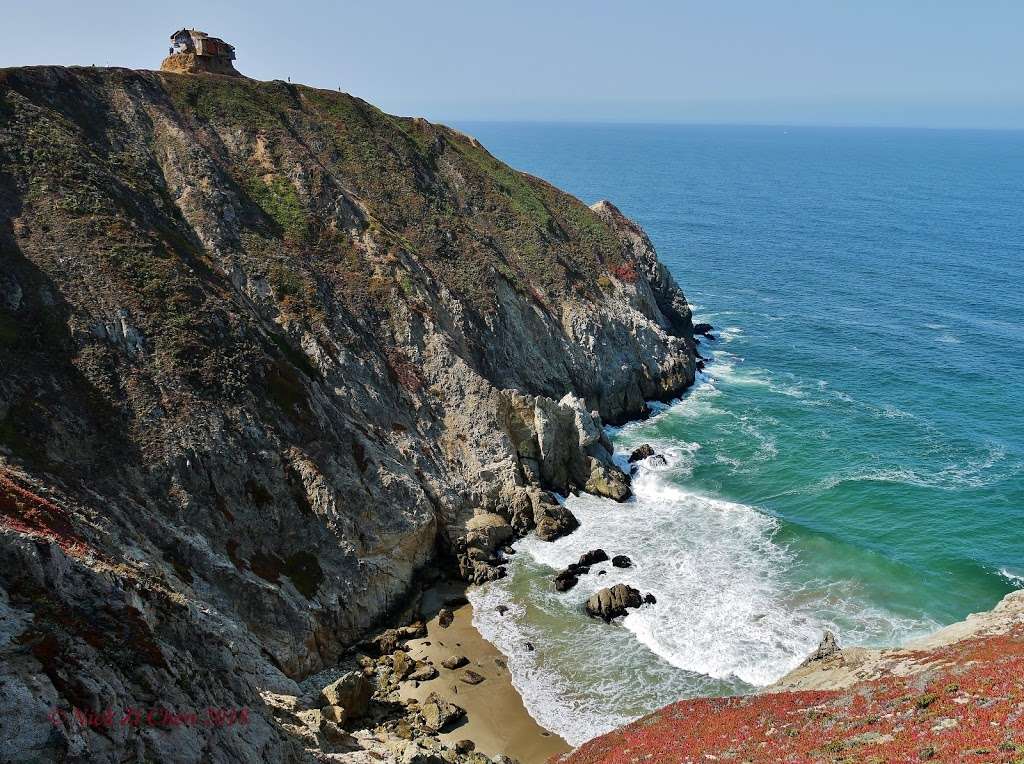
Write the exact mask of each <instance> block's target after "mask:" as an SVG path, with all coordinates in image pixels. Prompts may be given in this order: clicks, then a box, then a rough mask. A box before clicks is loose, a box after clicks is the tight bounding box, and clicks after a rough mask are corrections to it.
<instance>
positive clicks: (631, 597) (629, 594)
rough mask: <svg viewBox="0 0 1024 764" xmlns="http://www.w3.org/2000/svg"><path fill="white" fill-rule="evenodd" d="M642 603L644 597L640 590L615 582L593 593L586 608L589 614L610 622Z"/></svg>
mask: <svg viewBox="0 0 1024 764" xmlns="http://www.w3.org/2000/svg"><path fill="white" fill-rule="evenodd" d="M642 604H643V597H642V596H641V595H640V592H639V591H638V590H636V589H634V588H633V587H632V586H627V585H626V584H615V586H612V587H608V588H604V589H601V590H600V591H598V592H596V593H595V594H593V595H591V597H590V599H588V600H587V603H586V605H585V608H586V611H587V615H589V616H591V617H593V618H601V619H602V620H604V622H605V623H609V622H611V620H612V619H613V618H618V617H619V616H622V615H625V614H626V611H627V610H628V609H629V608H638V607H640V606H641V605H642Z"/></svg>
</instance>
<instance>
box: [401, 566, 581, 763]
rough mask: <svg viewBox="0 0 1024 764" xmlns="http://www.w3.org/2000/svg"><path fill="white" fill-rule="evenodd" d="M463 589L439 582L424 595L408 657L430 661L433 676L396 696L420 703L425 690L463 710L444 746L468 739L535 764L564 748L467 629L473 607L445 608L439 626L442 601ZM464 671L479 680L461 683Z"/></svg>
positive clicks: (493, 654) (497, 659)
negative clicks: (458, 659)
mask: <svg viewBox="0 0 1024 764" xmlns="http://www.w3.org/2000/svg"><path fill="white" fill-rule="evenodd" d="M463 593H464V589H463V588H461V587H460V586H459V585H458V584H443V585H440V586H438V587H436V588H434V589H432V590H430V591H428V592H426V593H425V594H424V599H423V605H422V612H423V614H424V616H425V617H428V620H427V636H426V637H424V638H422V639H414V640H410V641H409V643H408V647H409V654H410V655H411V656H412V657H413V658H415V659H416V660H422V661H430V662H431V663H432V664H433V665H434V666H435V667H436V668H437V670H438V672H439V673H438V676H437V677H436V678H435V679H431V680H429V681H426V682H403V683H402V697H403V698H417V699H420V700H422V699H423V698H426V697H427V695H429V694H430V693H431V692H436V693H437V694H438V695H440V696H442V697H444V698H445V699H447V700H449V701H451V702H452V703H455V704H457V705H459V706H462V707H463V708H464V709H466V716H467V718H466V719H465V721H463V722H462V723H461V724H459V725H458V726H456V727H455V728H454V729H452V730H449V731H448V732H445V733H443V734H442V735H441V739H442V740H443V741H445V742H446V743H450V744H454V743H456V742H457V741H459V740H464V739H469V740H472V741H473V742H474V743H475V744H476V750H478V751H480V752H482V753H484V754H487V755H488V756H495V755H497V754H505V755H506V756H511V757H512V758H514V759H518V760H519V761H520V762H521V763H522V764H541V763H542V762H545V761H547V759H548V758H549V757H550V756H552V755H555V754H559V753H564V752H566V751H568V750H570V746H569V745H568V744H567V743H566V742H565V741H564V740H563V739H562V738H560V737H558V736H557V735H554V734H552V733H550V732H548V731H547V730H545V729H544V728H543V727H541V726H540V725H539V724H537V722H536V721H534V720H533V717H531V716H530V715H529V713H527V711H526V708H525V707H524V706H523V701H522V698H521V697H520V696H519V693H518V692H517V691H516V689H515V687H513V686H512V677H511V675H510V674H509V671H508V668H507V667H506V665H505V661H504V657H503V656H502V654H501V653H500V652H499V651H498V649H497V648H496V647H495V646H494V645H492V644H491V643H490V642H488V641H487V640H485V639H484V638H483V637H481V636H480V633H479V632H478V631H477V630H476V629H475V628H474V627H473V623H472V619H473V606H472V605H470V604H468V603H467V604H462V605H455V606H452V607H449V609H450V610H451V611H452V612H453V613H454V616H455V617H454V620H453V621H452V623H451V624H450V625H449V626H448V627H447V628H443V627H442V626H441V625H440V624H439V623H438V616H437V614H438V611H439V610H440V608H441V607H443V606H444V603H445V601H451V600H454V599H458V598H460V597H461V596H462V595H463ZM456 655H462V656H465V657H466V658H467V659H468V663H466V664H465V665H464V666H462V667H460V668H457V669H452V670H450V669H446V668H444V667H443V666H442V665H441V662H442V661H443V660H444V659H445V658H449V657H451V656H456ZM467 670H472V671H474V672H476V673H477V674H479V675H480V676H482V677H484V680H483V681H482V682H480V683H479V684H476V685H472V684H468V683H466V682H464V681H462V677H463V676H465V673H466V671H467Z"/></svg>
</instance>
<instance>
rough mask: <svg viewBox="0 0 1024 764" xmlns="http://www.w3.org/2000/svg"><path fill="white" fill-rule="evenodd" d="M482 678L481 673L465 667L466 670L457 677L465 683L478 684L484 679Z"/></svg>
mask: <svg viewBox="0 0 1024 764" xmlns="http://www.w3.org/2000/svg"><path fill="white" fill-rule="evenodd" d="M484 678H485V677H484V676H483V675H482V674H478V673H477V672H475V671H473V670H472V669H467V670H466V671H463V672H462V676H460V677H459V679H461V680H462V681H463V682H465V683H466V684H480V683H481V682H482V681H484Z"/></svg>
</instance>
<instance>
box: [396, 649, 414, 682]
mask: <svg viewBox="0 0 1024 764" xmlns="http://www.w3.org/2000/svg"><path fill="white" fill-rule="evenodd" d="M412 668H413V660H412V658H410V657H409V653H405V652H402V651H401V650H399V651H398V652H396V653H395V654H394V655H392V656H391V671H392V672H393V673H394V675H395V679H405V678H406V677H407V676H409V672H411V671H412Z"/></svg>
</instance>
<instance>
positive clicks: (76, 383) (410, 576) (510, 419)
mask: <svg viewBox="0 0 1024 764" xmlns="http://www.w3.org/2000/svg"><path fill="white" fill-rule="evenodd" d="M0 262H2V268H0V359H2V366H0V616H2V617H0V759H3V760H7V759H9V758H18V759H31V758H33V757H35V758H39V759H44V760H53V759H69V760H85V759H88V760H90V761H94V760H97V761H98V760H111V761H113V760H117V761H121V760H143V759H146V760H149V759H156V760H175V761H199V760H203V761H209V760H238V759H244V760H260V759H263V760H273V761H287V760H298V759H301V758H303V757H304V756H305V753H304V750H303V749H304V747H305V746H304V744H303V743H302V742H300V741H297V740H296V739H295V737H294V736H292V735H291V734H290V733H289V732H288V731H287V729H285V728H284V727H283V726H282V725H281V724H280V723H279V722H278V719H277V718H276V716H275V713H276V711H275V710H274V708H273V707H272V705H268V704H267V702H266V699H267V698H269V697H271V696H274V695H285V696H298V695H301V694H302V693H301V692H300V690H299V688H298V686H297V684H296V682H297V681H299V680H302V679H303V678H305V677H307V676H309V675H310V674H312V673H314V672H317V671H319V670H320V669H322V668H324V667H328V666H331V665H332V664H333V663H334V662H336V661H337V659H338V656H339V655H341V654H342V652H343V651H344V650H345V649H346V648H347V647H348V646H350V645H352V644H354V643H355V642H357V641H359V640H360V639H363V638H365V637H366V636H367V634H368V633H369V630H370V629H372V628H374V627H375V626H376V625H378V624H380V623H382V622H383V620H384V619H386V618H388V617H390V616H392V615H394V614H396V613H398V612H399V611H401V610H402V609H403V608H404V607H405V606H406V605H407V604H408V603H409V601H410V598H411V597H413V596H414V595H415V590H416V587H415V585H414V584H415V582H416V581H417V580H418V579H420V578H422V576H421V572H423V571H427V572H429V571H431V570H433V569H436V568H437V567H438V566H452V567H455V568H456V569H457V570H458V571H459V572H460V573H461V574H462V575H463V576H465V577H466V578H468V579H471V580H477V581H479V580H485V579H487V578H492V577H495V576H500V575H502V574H503V569H502V567H501V561H502V558H501V552H500V546H501V544H503V543H506V542H507V539H508V538H510V537H511V536H512V535H521V534H523V533H527V532H530V531H531V530H532V529H533V528H534V527H537V529H538V532H539V533H541V534H542V535H543V536H545V537H555V536H557V535H558V534H560V533H564V532H567V531H569V530H571V528H572V526H573V522H574V520H573V518H572V517H571V515H569V514H568V512H567V511H566V510H564V508H562V507H560V506H559V505H558V503H557V502H555V501H554V500H553V498H552V497H551V495H550V494H549V493H548V491H551V490H554V491H560V492H565V491H569V490H576V489H583V490H592V491H597V492H602V493H605V494H606V495H609V496H612V497H613V498H619V499H621V498H624V497H625V496H626V495H628V478H627V477H626V476H625V475H623V474H622V473H621V472H620V471H619V470H618V469H617V468H616V467H615V466H614V464H613V463H612V462H611V459H610V453H609V447H608V443H607V440H606V439H605V438H604V437H603V434H602V431H601V425H602V423H603V422H621V421H624V420H626V419H628V418H631V417H636V416H641V415H643V414H644V413H645V402H644V401H645V399H665V398H669V397H672V396H675V395H677V394H678V393H679V392H681V391H682V390H683V389H685V388H686V387H687V386H688V385H689V384H691V383H692V381H693V375H694V344H693V339H692V326H691V323H690V312H689V308H688V306H687V304H686V301H685V298H684V297H683V295H682V292H681V291H680V290H679V287H678V286H677V284H676V283H675V282H674V280H673V279H672V277H671V276H670V275H669V274H668V272H667V271H666V270H665V268H664V266H662V265H661V264H660V263H659V262H658V261H657V259H656V256H655V254H654V250H653V248H652V247H651V245H650V242H649V241H648V240H647V238H646V236H645V235H643V232H642V231H640V230H639V229H638V228H637V227H636V226H635V225H634V224H632V223H631V222H630V221H628V220H626V219H625V218H624V217H623V216H622V215H621V213H619V212H618V210H616V209H615V208H614V207H613V206H612V205H610V204H607V203H603V204H600V205H596V206H595V208H594V209H590V208H588V207H587V206H585V205H584V204H582V203H580V202H579V201H578V200H576V199H574V198H573V197H571V196H569V195H567V194H564V193H562V192H560V191H558V190H557V189H555V188H553V187H552V186H550V185H549V184H547V183H545V182H543V181H541V180H539V179H537V178H533V177H530V176H528V175H525V174H523V173H520V172H516V171H515V170H512V169H511V168H509V167H507V166H506V165H504V164H502V163H501V162H499V161H498V160H496V159H495V158H494V157H493V156H491V155H490V154H489V153H488V152H487V151H486V150H485V149H484V148H483V147H482V146H481V145H480V144H479V143H478V142H477V141H475V140H474V139H472V138H470V137H468V136H465V135H463V134H461V133H459V132H457V131H455V130H451V129H449V128H446V127H442V126H439V125H433V124H430V123H428V122H425V121H423V120H420V119H404V118H398V117H393V116H389V115H387V114H384V113H382V112H381V111H379V110H378V109H376V108H374V107H373V106H371V105H369V104H367V103H365V102H364V101H361V100H359V99H358V98H354V97H352V96H350V95H347V94H343V93H336V92H329V91H323V90H316V89H313V88H307V87H302V86H294V85H288V84H285V83H282V82H279V81H277V82H266V83H259V82H254V81H250V80H246V79H240V78H234V77H220V76H211V75H206V76H188V75H178V74H174V73H167V72H136V71H129V70H123V69H92V68H90V69H84V68H69V69H66V68H57V67H39V68H24V69H8V70H0ZM156 707H161V708H173V709H176V710H177V711H178V712H189V711H190V710H191V711H196V710H199V711H201V710H202V709H211V708H214V709H237V708H239V707H246V708H247V709H249V711H251V714H250V716H249V717H248V718H247V720H246V724H245V725H244V727H242V726H240V725H236V724H219V723H217V724H213V725H212V726H207V728H201V727H197V726H196V725H194V724H190V723H184V724H178V725H174V724H170V725H169V726H168V724H163V725H161V726H160V728H159V729H158V728H156V727H150V726H147V725H146V724H143V725H142V726H141V728H140V727H137V726H136V727H132V726H131V725H130V724H124V723H106V722H104V721H103V720H102V719H100V720H99V721H98V722H97V723H96V724H88V723H85V724H83V723H79V722H78V721H75V720H72V721H70V722H69V721H68V719H67V718H65V717H64V716H62V714H63V713H71V712H72V711H73V709H80V710H85V711H88V712H90V713H93V714H102V713H105V712H107V711H109V710H110V709H114V710H115V713H120V712H121V711H123V710H124V709H130V708H136V709H150V708H156ZM307 742H308V741H307Z"/></svg>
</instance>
